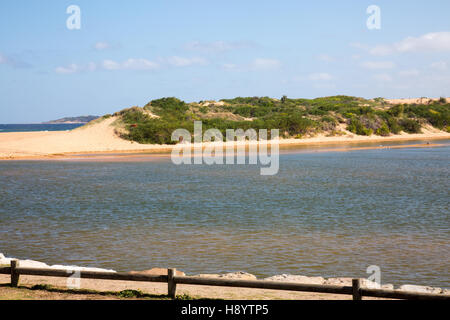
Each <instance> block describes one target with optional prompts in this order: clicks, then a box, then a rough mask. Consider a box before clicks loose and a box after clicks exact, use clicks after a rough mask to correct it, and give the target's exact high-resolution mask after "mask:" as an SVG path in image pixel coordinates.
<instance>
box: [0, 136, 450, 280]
mask: <svg viewBox="0 0 450 320" xmlns="http://www.w3.org/2000/svg"><path fill="white" fill-rule="evenodd" d="M449 142H450V141H446V143H449ZM449 165H450V147H449V146H445V147H437V148H423V149H414V148H405V149H381V150H356V151H351V152H309V153H308V152H301V153H289V154H282V155H281V157H280V171H279V173H278V175H275V176H260V174H259V167H257V166H249V165H228V166H226V165H215V166H207V165H200V166H199V165H195V166H194V165H192V166H187V165H184V166H176V165H173V164H172V163H171V162H170V161H168V160H166V159H164V158H161V159H158V161H135V162H134V161H127V162H117V161H115V162H107V161H106V162H105V161H72V160H71V161H67V160H65V161H7V162H0V252H3V253H4V254H5V255H7V256H12V257H18V258H21V259H25V258H29V259H34V260H39V261H44V262H46V263H49V264H76V265H83V266H95V267H102V268H112V269H115V270H118V271H128V270H131V269H134V270H142V269H148V268H152V267H168V266H171V267H176V268H178V269H180V270H183V271H185V272H186V273H188V274H196V273H221V272H232V271H239V270H241V271H246V272H250V273H253V274H255V275H257V276H258V277H264V276H272V275H275V274H282V273H287V274H302V275H307V276H324V277H333V276H342V277H344V276H348V277H355V276H358V277H367V276H368V275H367V274H366V273H365V271H366V268H367V267H368V266H369V265H378V266H380V268H381V271H382V282H383V283H394V284H396V285H398V284H405V283H411V284H424V285H433V286H440V287H446V288H450V212H449V206H450V191H449V190H450V182H449V176H450V166H449Z"/></svg>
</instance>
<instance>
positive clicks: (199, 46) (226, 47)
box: [183, 41, 257, 53]
mask: <svg viewBox="0 0 450 320" xmlns="http://www.w3.org/2000/svg"><path fill="white" fill-rule="evenodd" d="M256 46H257V45H256V44H255V43H253V42H250V41H232V42H227V41H213V42H199V41H192V42H188V43H186V44H185V45H184V46H183V47H184V49H185V50H192V51H200V52H205V53H220V52H225V51H230V50H237V49H246V48H254V47H256Z"/></svg>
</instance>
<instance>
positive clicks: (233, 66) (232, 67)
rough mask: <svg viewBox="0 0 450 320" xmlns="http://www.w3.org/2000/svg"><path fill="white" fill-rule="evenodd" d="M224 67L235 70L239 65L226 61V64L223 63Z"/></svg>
mask: <svg viewBox="0 0 450 320" xmlns="http://www.w3.org/2000/svg"><path fill="white" fill-rule="evenodd" d="M222 68H224V69H228V70H234V69H237V65H235V64H234V63H224V64H222Z"/></svg>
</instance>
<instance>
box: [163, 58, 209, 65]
mask: <svg viewBox="0 0 450 320" xmlns="http://www.w3.org/2000/svg"><path fill="white" fill-rule="evenodd" d="M167 62H168V63H169V64H170V65H172V66H175V67H188V66H193V65H205V64H207V63H208V62H207V61H206V60H205V59H203V58H197V57H194V58H184V57H177V56H174V57H170V58H167Z"/></svg>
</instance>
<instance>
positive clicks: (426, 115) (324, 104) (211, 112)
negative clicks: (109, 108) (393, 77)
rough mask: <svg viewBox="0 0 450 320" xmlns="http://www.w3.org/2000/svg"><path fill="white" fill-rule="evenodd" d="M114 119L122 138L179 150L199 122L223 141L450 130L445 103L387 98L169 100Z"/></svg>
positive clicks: (121, 113) (134, 109)
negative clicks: (183, 133)
mask: <svg viewBox="0 0 450 320" xmlns="http://www.w3.org/2000/svg"><path fill="white" fill-rule="evenodd" d="M114 115H115V116H118V117H119V124H121V125H122V126H123V127H124V128H125V133H123V134H122V136H123V137H124V138H126V139H129V140H132V141H136V142H139V143H156V144H175V143H176V142H174V141H171V135H172V132H173V131H174V130H175V129H179V128H184V129H186V130H188V131H189V132H191V134H192V133H193V130H194V121H195V120H201V121H202V124H203V132H204V131H206V130H207V129H210V128H217V129H219V130H220V131H221V132H222V134H223V135H224V136H225V130H226V129H243V130H247V129H250V128H253V129H255V130H258V129H268V130H270V129H279V130H280V136H281V137H284V138H300V137H308V136H314V135H316V134H319V133H323V134H325V135H327V136H333V135H342V134H344V133H345V132H344V131H342V130H343V129H346V130H348V131H350V132H352V133H354V134H357V135H366V136H369V135H373V134H375V135H380V136H388V135H390V134H398V133H400V132H401V131H404V132H407V133H418V132H421V128H422V127H423V126H424V125H431V126H433V127H436V128H438V129H440V130H446V131H448V130H449V126H450V104H448V103H446V100H445V99H439V100H438V101H431V100H430V101H429V102H428V104H411V105H406V104H400V105H389V104H388V103H387V101H386V100H384V99H383V98H375V99H371V100H367V99H363V98H358V97H350V96H342V95H341V96H333V97H322V98H316V99H290V98H288V97H287V96H283V97H281V99H273V98H269V97H237V98H234V99H223V100H220V101H219V102H208V101H200V102H193V103H186V102H184V101H181V100H179V99H177V98H173V97H171V98H162V99H157V100H153V101H151V102H149V103H148V104H147V105H145V106H144V107H143V108H139V107H132V108H129V109H124V110H122V111H120V112H117V113H115V114H114Z"/></svg>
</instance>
